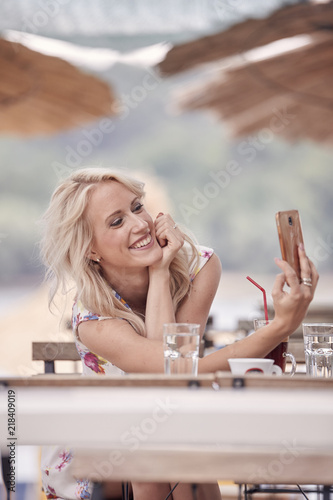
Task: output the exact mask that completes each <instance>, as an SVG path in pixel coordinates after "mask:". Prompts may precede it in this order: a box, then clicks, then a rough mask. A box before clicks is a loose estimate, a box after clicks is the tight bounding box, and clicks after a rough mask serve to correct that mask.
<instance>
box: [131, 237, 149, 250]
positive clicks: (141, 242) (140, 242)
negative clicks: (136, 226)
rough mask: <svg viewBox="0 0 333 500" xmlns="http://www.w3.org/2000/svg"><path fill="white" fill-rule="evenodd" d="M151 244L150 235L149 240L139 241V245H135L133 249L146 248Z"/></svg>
mask: <svg viewBox="0 0 333 500" xmlns="http://www.w3.org/2000/svg"><path fill="white" fill-rule="evenodd" d="M150 242H151V235H150V234H148V236H147V238H145V239H144V240H141V241H139V243H137V244H136V245H133V246H132V247H131V248H141V247H145V246H146V245H148V244H149V243H150Z"/></svg>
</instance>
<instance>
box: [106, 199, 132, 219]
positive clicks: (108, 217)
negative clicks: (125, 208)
mask: <svg viewBox="0 0 333 500" xmlns="http://www.w3.org/2000/svg"><path fill="white" fill-rule="evenodd" d="M138 199H139V197H138V196H136V197H135V198H134V199H133V200H132V201H131V203H130V206H132V205H133V203H135V201H136V200H138ZM121 213H122V210H116V211H115V212H112V214H110V215H108V216H107V218H106V219H105V223H106V224H107V223H108V221H109V219H111V217H113V216H114V215H119V214H121Z"/></svg>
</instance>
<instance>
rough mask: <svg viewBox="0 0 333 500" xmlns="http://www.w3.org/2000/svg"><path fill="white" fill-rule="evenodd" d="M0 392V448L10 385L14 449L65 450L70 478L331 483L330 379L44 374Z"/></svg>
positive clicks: (11, 382) (5, 382) (2, 383)
mask: <svg viewBox="0 0 333 500" xmlns="http://www.w3.org/2000/svg"><path fill="white" fill-rule="evenodd" d="M1 387H2V388H1ZM0 388H1V389H0V429H1V445H2V446H3V447H4V446H6V443H7V442H8V439H7V438H8V436H7V434H6V430H7V411H6V409H7V393H8V390H10V389H11V390H14V391H15V395H16V410H17V416H16V418H17V436H16V437H17V444H18V445H51V444H58V445H70V446H73V447H75V448H76V452H75V457H74V460H73V466H74V468H75V473H76V474H77V475H78V476H80V477H87V478H90V479H93V480H95V481H101V480H114V481H116V480H130V479H132V480H145V481H165V480H168V481H178V480H182V481H189V482H193V481H195V482H207V481H215V480H223V479H227V480H233V481H235V482H239V483H251V484H252V483H266V484H267V483H270V484H273V483H275V484H321V485H325V484H326V485H329V484H333V432H332V423H333V379H314V378H308V377H305V376H297V375H296V376H295V377H293V378H291V377H288V376H281V377H272V376H270V377H269V376H267V377H265V376H261V375H247V376H245V377H241V378H237V377H234V376H232V375H231V374H230V373H229V372H228V373H224V372H220V373H216V374H214V375H205V376H200V377H198V378H197V379H195V380H194V379H192V378H191V377H185V376H184V377H166V376H164V375H153V376H148V375H142V376H139V375H135V376H134V375H133V376H129V375H127V376H124V377H105V376H103V377H82V376H75V375H71V376H61V375H57V376H55V375H45V376H38V377H30V378H5V379H4V378H2V379H0ZM3 430H4V432H3Z"/></svg>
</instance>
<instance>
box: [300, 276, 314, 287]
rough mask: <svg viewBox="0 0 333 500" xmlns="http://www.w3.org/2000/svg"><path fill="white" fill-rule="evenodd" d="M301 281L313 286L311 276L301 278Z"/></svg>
mask: <svg viewBox="0 0 333 500" xmlns="http://www.w3.org/2000/svg"><path fill="white" fill-rule="evenodd" d="M301 283H302V284H303V285H306V286H312V279H311V278H301Z"/></svg>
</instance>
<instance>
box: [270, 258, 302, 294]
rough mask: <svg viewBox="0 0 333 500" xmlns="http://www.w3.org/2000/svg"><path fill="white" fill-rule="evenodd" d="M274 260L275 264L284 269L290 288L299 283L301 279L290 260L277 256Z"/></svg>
mask: <svg viewBox="0 0 333 500" xmlns="http://www.w3.org/2000/svg"><path fill="white" fill-rule="evenodd" d="M274 260H275V264H276V265H277V266H279V268H280V269H281V271H283V273H284V276H285V281H286V283H287V285H288V286H289V287H290V288H293V287H295V286H297V285H299V279H298V277H297V274H296V272H295V271H294V269H293V268H292V267H291V266H290V265H289V264H288V262H286V261H285V260H282V259H278V258H277V257H276V258H275V259H274Z"/></svg>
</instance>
